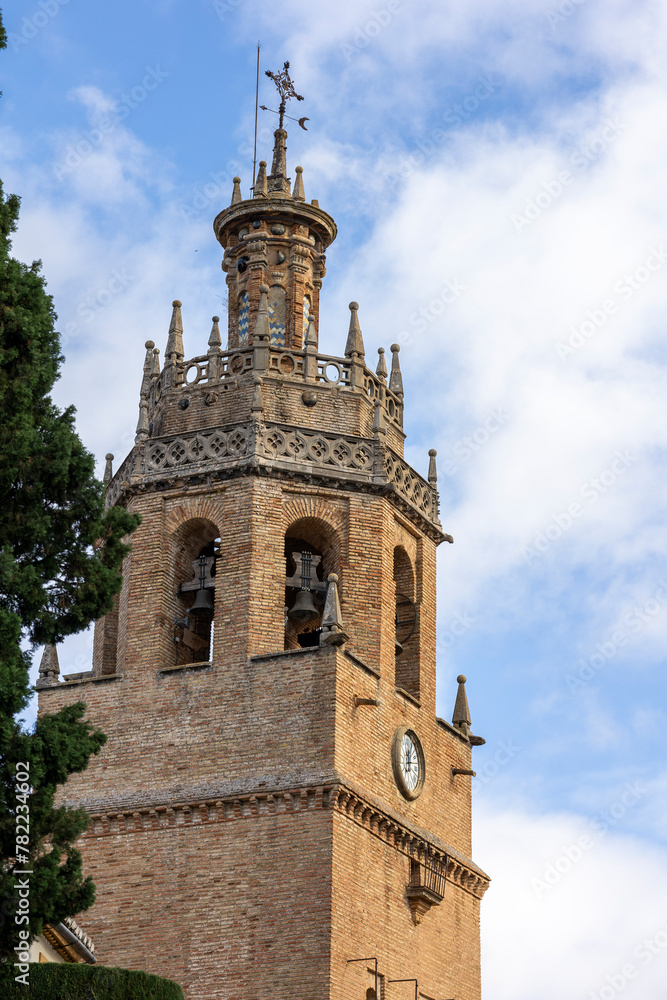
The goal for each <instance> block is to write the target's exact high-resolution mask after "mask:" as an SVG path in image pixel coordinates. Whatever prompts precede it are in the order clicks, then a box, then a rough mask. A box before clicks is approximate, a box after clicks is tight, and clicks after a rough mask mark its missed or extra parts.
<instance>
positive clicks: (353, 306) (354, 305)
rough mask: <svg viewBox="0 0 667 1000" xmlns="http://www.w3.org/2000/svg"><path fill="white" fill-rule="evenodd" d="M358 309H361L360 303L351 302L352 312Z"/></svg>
mask: <svg viewBox="0 0 667 1000" xmlns="http://www.w3.org/2000/svg"><path fill="white" fill-rule="evenodd" d="M358 308H359V303H358V302H350V310H353V309H358Z"/></svg>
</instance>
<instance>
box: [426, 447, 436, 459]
mask: <svg viewBox="0 0 667 1000" xmlns="http://www.w3.org/2000/svg"><path fill="white" fill-rule="evenodd" d="M428 453H429V457H430V458H435V456H436V455H437V454H438V453H437V451H436V450H435V448H429V450H428Z"/></svg>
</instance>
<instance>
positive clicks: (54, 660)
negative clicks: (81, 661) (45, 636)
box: [35, 646, 60, 688]
mask: <svg viewBox="0 0 667 1000" xmlns="http://www.w3.org/2000/svg"><path fill="white" fill-rule="evenodd" d="M59 677H60V664H59V663H58V651H57V649H56V647H55V646H45V647H44V652H43V654H42V662H41V663H40V665H39V677H38V679H37V684H36V685H35V687H37V688H44V687H51V686H52V685H54V684H57V683H58V678H59Z"/></svg>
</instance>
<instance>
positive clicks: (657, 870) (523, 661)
mask: <svg viewBox="0 0 667 1000" xmlns="http://www.w3.org/2000/svg"><path fill="white" fill-rule="evenodd" d="M4 17H5V22H6V27H7V30H8V33H9V48H8V49H7V51H6V52H5V53H4V55H3V56H2V60H3V66H4V73H3V82H2V89H3V91H4V96H3V98H2V101H1V102H0V111H1V113H2V122H1V124H0V129H1V143H0V146H1V153H0V156H1V159H2V162H1V165H0V177H2V179H3V181H4V184H5V189H6V190H7V191H14V192H16V193H18V194H20V195H21V196H22V198H23V208H22V219H21V226H20V230H19V233H18V234H17V238H16V241H15V252H16V255H17V256H19V257H21V258H22V259H25V260H32V259H33V258H35V257H39V258H41V259H42V260H43V262H44V273H45V275H46V277H47V280H48V283H49V289H50V291H51V292H52V294H53V295H54V296H55V302H56V308H57V311H58V313H59V317H60V319H59V326H60V329H61V330H62V331H63V332H64V343H65V354H66V356H67V362H66V365H65V368H64V371H63V376H62V379H61V381H60V383H59V385H58V388H57V393H56V396H57V400H58V401H59V402H60V403H61V404H63V405H66V404H69V403H70V402H74V403H75V405H76V407H77V410H78V421H79V429H80V433H81V434H82V436H83V438H84V440H85V442H86V444H87V445H88V447H89V448H90V449H91V450H92V451H93V452H94V453H95V455H96V456H97V457H98V459H99V460H100V462H102V460H103V456H104V454H105V452H107V451H109V450H110V451H112V452H113V453H114V454H115V455H116V459H117V461H120V460H121V459H122V457H123V456H124V455H125V453H126V452H127V451H128V450H129V447H130V445H131V442H132V439H133V433H134V424H135V420H136V412H137V411H136V407H137V398H138V387H139V382H140V373H141V364H142V357H143V343H144V341H145V339H146V338H147V337H150V338H152V339H154V340H155V341H156V343H157V344H158V346H162V347H163V343H164V342H166V334H167V328H168V323H169V315H170V303H171V300H172V299H173V298H174V297H178V298H180V299H181V300H182V301H183V304H184V306H183V314H184V322H185V342H186V352H189V353H190V354H192V355H194V354H198V353H200V352H201V351H202V350H203V348H204V345H205V342H206V336H207V332H208V329H209V328H210V317H211V315H212V314H213V313H220V312H221V311H222V310H223V309H224V294H225V288H224V283H223V278H222V275H221V272H220V270H219V264H220V251H219V247H218V245H217V243H216V242H215V239H214V237H213V234H212V229H211V223H212V220H213V218H214V216H215V215H216V214H217V212H218V211H220V209H221V208H223V207H224V206H225V205H226V204H228V202H229V198H230V194H231V177H232V176H233V175H234V174H236V173H239V174H240V176H241V178H242V187H243V190H244V192H247V191H248V187H249V185H250V183H251V174H252V155H251V151H250V150H251V142H252V126H253V100H254V72H255V45H256V43H257V41H258V40H261V43H262V69H263V70H264V69H267V68H271V69H277V68H279V67H280V66H281V65H282V63H283V61H284V60H285V59H289V60H290V62H291V66H292V72H293V78H294V80H295V82H296V86H297V90H298V91H299V92H300V93H302V94H304V95H305V97H306V100H305V101H304V102H303V103H302V104H301V103H300V104H299V105H298V113H299V115H301V114H305V115H308V117H309V118H310V121H309V123H308V126H309V130H308V132H302V131H301V130H299V129H298V128H297V127H296V126H294V128H292V129H291V130H290V136H289V142H288V150H289V151H288V157H289V162H290V164H291V165H292V166H294V165H295V164H296V163H302V164H303V167H304V175H303V176H304V183H305V188H306V196H307V197H308V198H313V197H315V198H318V199H319V202H320V204H321V205H322V207H323V208H325V209H326V210H327V211H328V212H329V213H330V214H332V215H333V216H334V217H335V219H336V222H337V224H338V228H339V237H338V239H337V241H336V242H335V243H334V245H333V246H332V247H331V249H330V251H329V253H328V268H329V273H328V276H327V278H326V284H325V288H324V291H323V301H322V322H321V343H322V344H323V347H324V349H325V350H327V351H329V352H330V353H334V354H337V353H341V352H342V350H343V345H344V342H345V336H346V329H347V315H348V314H347V303H348V302H349V301H350V300H351V299H356V300H357V301H359V303H360V311H359V317H360V321H361V326H362V329H363V332H364V338H365V343H366V349H367V354H368V355H369V356H370V357H372V356H373V354H374V353H375V350H376V348H377V347H378V346H384V347H385V348H388V347H389V345H390V344H391V343H393V342H394V341H398V342H399V343H400V344H401V348H402V352H401V361H402V366H403V371H404V382H405V387H406V430H407V432H408V440H407V442H406V455H407V457H408V459H409V460H410V461H411V463H412V464H413V465H414V466H415V468H417V469H418V470H419V471H421V472H422V473H424V472H425V471H426V468H427V451H428V448H430V447H435V448H437V449H438V464H439V473H440V482H439V485H440V491H441V508H442V520H443V525H444V528H445V530H446V531H448V532H451V533H452V534H453V535H454V538H455V544H454V545H453V546H442V548H441V550H440V554H439V583H438V621H439V641H438V676H439V711H440V713H441V714H442V715H443V716H447V717H449V716H450V714H451V710H452V706H453V700H454V694H455V677H456V675H457V674H458V673H460V672H464V673H465V674H466V675H467V676H468V678H469V683H468V689H469V698H470V702H471V708H472V713H473V728H474V730H475V731H476V732H479V733H480V734H482V735H483V736H485V737H486V739H487V744H486V746H485V747H483V748H481V749H479V750H477V751H476V760H475V766H476V768H477V771H478V778H477V779H476V781H475V802H476V805H475V810H476V811H475V829H476V858H477V860H478V862H479V863H480V864H481V865H482V866H483V867H485V868H486V869H487V871H489V872H490V874H491V875H492V876H493V878H494V882H493V885H492V888H491V890H490V891H489V893H488V894H487V897H486V899H485V902H484V908H483V933H484V976H485V991H486V996H488V997H491V996H493V997H494V998H496V1000H505V998H507V1000H509V998H510V997H512V1000H536V998H537V997H539V998H540V1000H551V998H554V1000H555V998H556V997H559V998H560V997H562V996H563V995H567V996H568V997H572V998H577V997H582V998H585V1000H589V998H590V997H601V1000H605V997H606V998H609V997H613V996H616V995H617V994H620V993H623V996H624V997H625V998H627V1000H634V998H641V1000H658V998H659V997H660V998H662V996H663V993H664V990H663V987H662V983H663V982H664V979H665V967H666V966H667V959H666V958H665V953H666V952H667V947H665V945H664V944H662V942H663V936H662V935H663V931H664V930H665V927H667V907H666V906H665V903H664V890H663V886H664V884H665V881H666V879H667V847H666V845H665V839H664V830H665V812H666V810H665V790H666V789H667V769H666V765H665V759H666V753H665V750H666V747H665V731H666V725H665V723H666V721H667V720H666V716H665V687H666V682H665V652H664V651H665V637H666V634H667V562H666V560H665V549H666V546H665V541H666V528H665V513H664V512H665V499H666V492H667V491H666V487H665V447H666V444H667V433H666V429H665V428H666V421H665V403H664V400H665V339H664V315H665V305H666V304H667V303H666V299H667V295H666V293H665V275H667V225H666V223H667V209H666V204H665V195H664V176H665V166H666V162H665V161H666V159H667V135H666V133H665V129H664V126H663V122H664V114H665V108H666V96H665V72H666V71H665V67H666V66H667V58H666V55H667V51H666V50H667V44H666V41H667V35H666V21H667V11H666V9H665V7H664V5H663V4H661V3H660V2H658V0H643V2H642V0H639V2H637V0H635V2H632V3H631V2H629V0H606V2H604V3H603V2H601V0H579V2H576V0H562V2H554V3H550V2H549V0H544V2H537V0H495V2H494V0H468V2H465V3H464V2H437V0H392V2H391V3H390V2H389V0H375V2H365V0H362V2H359V0H357V2H355V3H352V2H350V0H340V2H338V3H336V4H335V5H334V4H329V3H322V4H318V5H315V4H311V3H305V2H303V0H283V2H282V3H281V4H276V5H267V4H261V3H259V2H257V0H217V2H215V3H211V2H204V0H201V2H198V0H197V2H191V3H185V2H183V0H162V2H158V0H156V2H149V0H135V2H133V3H129V2H127V0H118V2H117V3H115V4H114V5H112V6H110V5H98V4H84V3H82V2H81V0H69V2H67V3H64V4H63V3H59V2H58V0H44V2H43V3H42V4H41V5H40V4H39V3H37V2H35V3H34V4H33V3H30V2H24V3H20V4H18V3H14V4H9V5H7V6H6V7H5V9H4ZM271 87H272V85H271V84H270V82H269V81H266V80H264V78H262V90H261V96H260V100H261V103H266V104H269V106H272V104H273V102H274V97H273V93H272V92H271ZM272 119H273V116H271V115H268V114H266V115H264V116H263V117H262V118H261V120H260V145H259V157H260V158H261V157H264V158H268V157H269V154H270V146H271V141H270V132H271V129H272V128H273V127H274V122H273V120H272ZM100 470H101V466H100ZM89 645H90V640H89V637H85V636H84V637H75V638H74V639H72V640H70V641H69V642H68V643H67V644H65V646H64V648H63V650H62V652H61V666H62V668H63V671H64V672H67V671H68V670H77V669H85V668H86V667H87V665H88V658H89ZM605 816H606V817H607V818H606V819H604V817H605ZM603 828H604V829H603ZM581 838H584V842H585V843H586V844H588V841H589V840H590V841H591V844H590V846H586V847H582V846H581V844H580V841H581ZM578 845H579V846H578ZM554 873H555V874H554ZM547 874H549V875H550V878H551V879H552V881H551V882H550V881H548V880H547V879H546V876H547ZM644 941H649V942H650V943H652V947H649V948H648V951H646V949H645V948H644V945H643V944H642V942H644ZM664 942H665V944H667V935H664ZM645 954H649V955H650V958H649V959H646V957H645ZM628 963H629V964H630V965H632V966H633V968H634V969H635V972H636V975H632V976H629V975H628V976H625V974H623V973H622V972H620V971H619V970H620V969H621V967H622V966H623V965H624V964H625V965H627V964H628ZM621 980H624V981H623V982H622V981H621ZM625 980H626V981H625ZM610 991H613V992H610Z"/></svg>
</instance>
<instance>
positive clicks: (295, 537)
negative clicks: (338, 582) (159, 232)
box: [285, 516, 341, 649]
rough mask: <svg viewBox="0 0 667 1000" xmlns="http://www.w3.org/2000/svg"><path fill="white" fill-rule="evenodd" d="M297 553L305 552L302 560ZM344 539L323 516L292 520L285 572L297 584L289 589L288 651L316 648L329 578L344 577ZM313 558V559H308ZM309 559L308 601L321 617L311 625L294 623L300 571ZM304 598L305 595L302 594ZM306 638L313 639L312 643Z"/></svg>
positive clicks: (286, 623)
mask: <svg viewBox="0 0 667 1000" xmlns="http://www.w3.org/2000/svg"><path fill="white" fill-rule="evenodd" d="M296 553H302V555H301V557H299V556H298V555H297V554H296ZM340 555H341V544H340V536H339V534H338V532H337V531H336V529H335V528H334V527H333V526H332V525H331V524H330V523H329V522H328V521H325V520H324V519H323V518H320V517H312V516H311V517H300V518H296V519H295V520H293V521H291V522H290V524H289V525H288V526H287V528H286V530H285V573H286V577H287V578H289V579H293V580H295V581H296V584H295V585H293V586H288V587H286V588H285V608H286V616H285V649H297V648H298V647H299V646H302V645H308V644H312V645H316V644H317V639H316V636H315V634H314V633H316V631H317V629H318V628H319V627H320V624H321V621H322V610H323V607H324V597H325V593H326V579H327V576H328V575H329V573H338V575H339V577H340V562H341V559H340ZM309 556H312V560H309V559H308V557H309ZM304 558H305V559H306V561H307V563H308V564H312V565H311V586H310V588H309V590H310V595H309V597H308V598H304V600H305V601H306V604H308V605H309V606H314V607H315V609H316V611H317V615H315V612H313V615H314V617H313V618H312V620H310V621H307V622H298V621H294V620H292V618H291V613H292V612H293V611H294V606H295V602H296V601H297V600H298V599H299V597H300V594H299V586H298V581H299V579H300V572H301V569H302V561H303V559H304ZM301 597H302V598H303V595H301ZM305 636H312V639H310V640H308V639H306V638H304V637H305Z"/></svg>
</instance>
